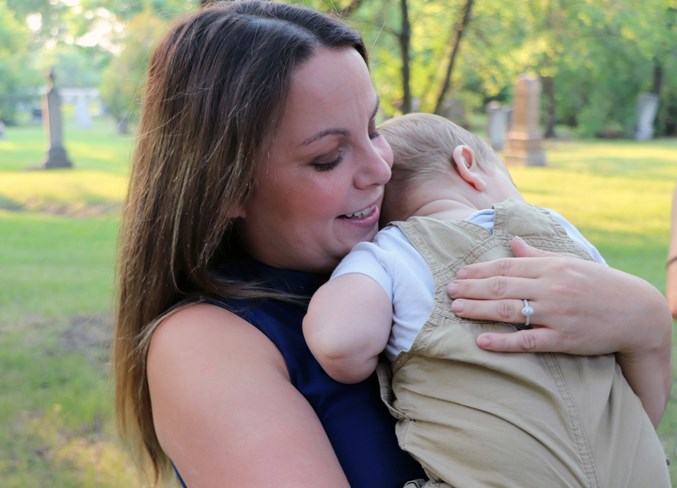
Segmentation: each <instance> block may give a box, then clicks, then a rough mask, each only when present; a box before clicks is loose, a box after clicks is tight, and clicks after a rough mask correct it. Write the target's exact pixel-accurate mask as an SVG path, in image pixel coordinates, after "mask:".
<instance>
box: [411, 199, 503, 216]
mask: <svg viewBox="0 0 677 488" xmlns="http://www.w3.org/2000/svg"><path fill="white" fill-rule="evenodd" d="M487 208H491V207H487ZM478 210H483V208H480V206H478V205H472V204H468V202H460V201H458V200H443V199H440V200H433V201H431V202H428V203H426V204H424V205H422V206H421V207H420V208H418V209H417V210H416V211H415V212H414V213H413V215H416V216H419V217H430V218H434V219H438V220H465V219H467V218H468V217H470V216H471V215H472V214H474V213H475V212H477V211H478Z"/></svg>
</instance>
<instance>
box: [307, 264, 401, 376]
mask: <svg viewBox="0 0 677 488" xmlns="http://www.w3.org/2000/svg"><path fill="white" fill-rule="evenodd" d="M392 320H393V309H392V303H391V301H390V299H389V298H388V295H386V293H385V290H383V288H381V285H379V284H378V283H377V282H376V281H375V280H373V279H372V278H370V277H369V276H367V275H363V274H359V273H348V274H344V275H341V276H339V277H338V278H334V279H332V280H330V281H328V282H327V283H325V284H324V285H322V286H321V287H320V289H319V290H317V291H316V292H315V294H314V295H313V298H312V299H311V300H310V305H309V306H308V313H307V314H306V316H305V318H304V319H303V334H304V336H305V338H306V342H307V343H308V347H309V348H310V350H311V352H312V353H313V355H314V356H315V358H316V359H317V361H318V362H319V363H320V364H321V365H322V367H323V368H324V370H325V371H326V372H327V374H328V375H329V376H331V377H332V378H334V379H335V380H336V381H341V382H343V383H357V382H358V381H363V380H365V379H366V378H367V377H368V376H369V375H370V374H371V373H373V372H374V371H375V370H376V366H377V364H378V356H379V354H380V353H381V352H382V351H383V349H385V347H386V344H387V342H388V336H389V335H390V329H391V326H392Z"/></svg>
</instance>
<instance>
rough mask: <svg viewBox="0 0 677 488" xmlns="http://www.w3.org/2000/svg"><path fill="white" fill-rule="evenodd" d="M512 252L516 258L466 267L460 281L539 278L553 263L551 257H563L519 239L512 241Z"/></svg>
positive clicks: (515, 238)
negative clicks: (499, 277)
mask: <svg viewBox="0 0 677 488" xmlns="http://www.w3.org/2000/svg"><path fill="white" fill-rule="evenodd" d="M511 245H512V252H513V254H514V255H515V258H503V259H496V260H493V261H485V262H482V263H475V264H470V265H467V266H464V267H463V268H461V269H460V270H459V271H458V274H457V277H458V278H459V279H468V278H476V279H481V278H489V277H494V276H517V277H522V278H538V277H539V276H541V273H540V271H541V269H542V267H543V266H545V265H547V264H548V263H550V262H552V260H551V259H549V258H551V257H559V258H561V257H562V256H561V255H559V254H556V253H552V252H547V251H542V250H540V249H537V248H535V247H532V246H530V245H529V244H527V243H526V242H524V241H523V240H522V239H520V238H519V237H514V238H513V240H512V243H511ZM527 257H528V258H547V259H543V260H542V261H541V260H538V259H526V260H525V259H516V258H527Z"/></svg>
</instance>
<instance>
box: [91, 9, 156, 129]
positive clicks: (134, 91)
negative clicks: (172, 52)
mask: <svg viewBox="0 0 677 488" xmlns="http://www.w3.org/2000/svg"><path fill="white" fill-rule="evenodd" d="M165 30H166V23H165V21H163V20H162V19H160V18H159V17H157V16H156V15H155V14H154V13H153V12H152V11H150V10H145V11H143V12H141V13H139V14H137V15H136V16H134V17H133V18H132V20H131V21H130V23H129V25H128V26H127V29H126V31H125V45H124V48H123V49H122V52H121V53H120V55H119V56H117V57H115V58H114V59H113V60H112V61H111V63H110V64H109V65H108V67H107V68H106V70H105V71H104V73H103V80H102V82H101V87H100V91H101V98H102V99H103V101H104V102H105V103H106V105H107V107H108V109H109V110H110V113H111V115H113V117H114V118H115V119H116V120H117V121H118V123H121V124H125V123H126V122H127V121H129V120H134V119H135V118H136V116H137V114H138V112H139V105H140V93H141V90H142V87H143V84H144V82H145V76H146V70H147V68H148V62H149V61H150V57H151V55H152V52H153V49H154V48H155V44H156V42H157V41H158V40H159V38H160V36H161V35H162V34H163V33H164V32H165Z"/></svg>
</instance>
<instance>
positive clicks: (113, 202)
mask: <svg viewBox="0 0 677 488" xmlns="http://www.w3.org/2000/svg"><path fill="white" fill-rule="evenodd" d="M126 191H127V178H126V177H125V176H124V175H119V174H110V173H105V172H97V171H92V170H77V171H75V170H67V169H64V170H50V171H31V172H26V173H18V172H4V173H0V207H2V206H4V207H5V208H22V209H27V210H45V209H46V210H49V211H57V212H58V213H71V214H72V213H78V212H80V213H82V212H84V211H86V208H87V207H96V208H104V209H105V208H118V207H119V206H120V204H121V202H122V200H123V199H124V197H125V194H126Z"/></svg>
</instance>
